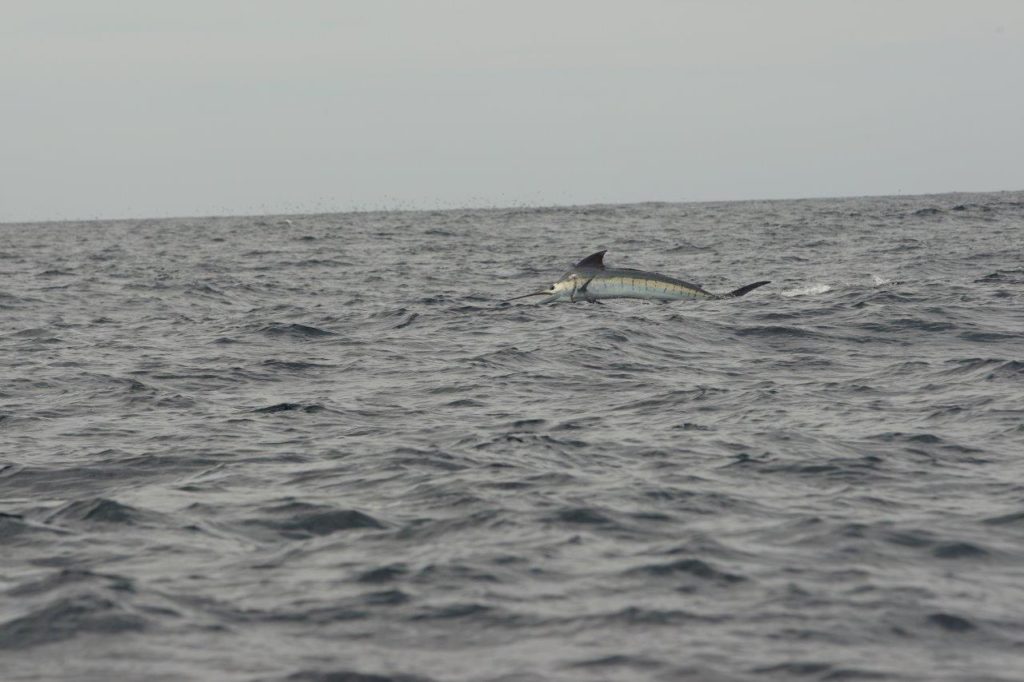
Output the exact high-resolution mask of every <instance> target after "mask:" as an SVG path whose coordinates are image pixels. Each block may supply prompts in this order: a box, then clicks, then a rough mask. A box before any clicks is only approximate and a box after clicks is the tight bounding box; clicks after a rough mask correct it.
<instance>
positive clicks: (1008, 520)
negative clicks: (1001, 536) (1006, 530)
mask: <svg viewBox="0 0 1024 682" xmlns="http://www.w3.org/2000/svg"><path fill="white" fill-rule="evenodd" d="M983 522H984V523H987V524H989V525H991V526H1011V525H1012V526H1016V525H1022V526H1024V511H1019V512H1013V513H1011V514H1003V515H1001V516H991V517H989V518H987V519H983Z"/></svg>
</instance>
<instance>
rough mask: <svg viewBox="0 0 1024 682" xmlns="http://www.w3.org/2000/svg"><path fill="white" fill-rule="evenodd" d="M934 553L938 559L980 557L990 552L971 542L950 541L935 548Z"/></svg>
mask: <svg viewBox="0 0 1024 682" xmlns="http://www.w3.org/2000/svg"><path fill="white" fill-rule="evenodd" d="M932 555H933V556H935V557H936V558H937V559H979V558H982V557H987V556H989V552H988V551H987V550H985V549H982V548H981V547H979V546H977V545H975V544H972V543H970V542H950V543H946V544H942V545H939V546H938V547H936V548H935V549H933V550H932Z"/></svg>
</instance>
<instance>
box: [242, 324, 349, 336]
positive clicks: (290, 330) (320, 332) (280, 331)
mask: <svg viewBox="0 0 1024 682" xmlns="http://www.w3.org/2000/svg"><path fill="white" fill-rule="evenodd" d="M259 332H260V333H261V334H265V335H267V336H273V337H286V338H294V339H317V338H322V337H325V336H335V333H334V332H332V331H328V330H326V329H320V328H319V327H312V326H309V325H305V324H298V323H294V322H293V323H290V324H286V323H278V322H275V323H274V324H270V325H267V326H265V327H261V328H260V329H259Z"/></svg>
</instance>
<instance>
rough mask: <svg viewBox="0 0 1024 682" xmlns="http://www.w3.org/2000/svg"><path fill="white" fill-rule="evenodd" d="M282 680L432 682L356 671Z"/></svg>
mask: <svg viewBox="0 0 1024 682" xmlns="http://www.w3.org/2000/svg"><path fill="white" fill-rule="evenodd" d="M283 679H284V680H286V681H287V682H433V680H431V679H430V678H429V677H421V676H419V675H405V674H401V673H398V674H386V675H378V674H375V673H364V672H359V671H356V670H300V671H299V672H296V673H292V674H291V675H289V676H288V677H286V678H283Z"/></svg>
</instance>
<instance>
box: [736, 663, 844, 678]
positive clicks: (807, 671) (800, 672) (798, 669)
mask: <svg viewBox="0 0 1024 682" xmlns="http://www.w3.org/2000/svg"><path fill="white" fill-rule="evenodd" d="M830 670H832V664H831V663H824V662H821V661H786V662H785V663H777V664H775V665H769V666H764V667H759V668H754V669H752V670H751V671H750V672H752V673H754V674H756V675H771V676H773V677H777V676H780V675H784V676H786V677H810V676H812V675H822V674H823V673H827V672H829V671H830Z"/></svg>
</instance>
